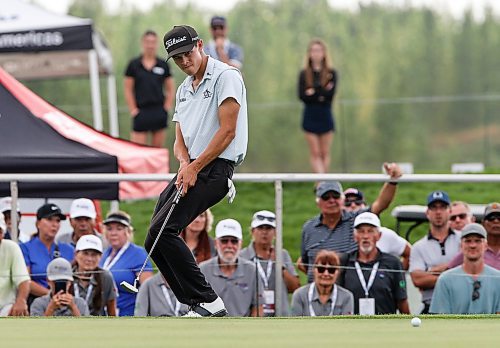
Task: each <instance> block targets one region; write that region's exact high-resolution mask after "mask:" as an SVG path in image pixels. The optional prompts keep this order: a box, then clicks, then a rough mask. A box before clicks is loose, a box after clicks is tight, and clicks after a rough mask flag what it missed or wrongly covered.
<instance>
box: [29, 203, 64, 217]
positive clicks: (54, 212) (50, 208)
mask: <svg viewBox="0 0 500 348" xmlns="http://www.w3.org/2000/svg"><path fill="white" fill-rule="evenodd" d="M51 216H59V217H60V218H61V220H66V215H64V214H63V213H62V212H61V208H59V207H58V206H57V205H55V204H54V203H47V204H44V205H42V206H41V207H40V208H38V210H37V212H36V219H37V220H40V219H44V218H45V219H47V218H49V217H51Z"/></svg>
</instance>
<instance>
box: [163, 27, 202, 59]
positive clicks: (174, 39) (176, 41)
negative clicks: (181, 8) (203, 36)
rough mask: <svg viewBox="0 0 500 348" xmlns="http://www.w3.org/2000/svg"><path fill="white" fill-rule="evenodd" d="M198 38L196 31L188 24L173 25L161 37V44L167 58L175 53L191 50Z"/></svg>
mask: <svg viewBox="0 0 500 348" xmlns="http://www.w3.org/2000/svg"><path fill="white" fill-rule="evenodd" d="M198 40H199V37H198V33H197V32H196V30H194V28H192V27H190V26H189V25H176V26H174V27H173V28H172V30H170V31H169V32H168V33H166V34H165V36H164V37H163V44H164V45H165V50H166V51H167V53H168V57H167V60H169V59H170V58H172V57H173V56H175V55H176V54H179V53H186V52H189V51H191V50H192V49H193V47H194V45H196V42H197V41H198Z"/></svg>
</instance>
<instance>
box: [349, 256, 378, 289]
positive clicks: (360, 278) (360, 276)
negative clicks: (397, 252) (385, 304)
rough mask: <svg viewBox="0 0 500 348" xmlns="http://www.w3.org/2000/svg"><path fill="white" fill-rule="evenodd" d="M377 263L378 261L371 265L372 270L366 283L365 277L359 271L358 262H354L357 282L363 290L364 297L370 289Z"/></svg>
mask: <svg viewBox="0 0 500 348" xmlns="http://www.w3.org/2000/svg"><path fill="white" fill-rule="evenodd" d="M379 263H380V262H377V263H376V264H374V265H373V268H372V272H371V273H370V278H369V279H368V285H366V281H365V277H364V276H363V272H361V267H360V266H359V262H358V261H356V262H355V263H354V266H355V267H356V272H358V278H359V282H360V283H361V286H362V287H363V290H364V291H365V297H367V298H368V291H370V289H371V287H372V285H373V282H374V281H375V275H376V274H377V271H378V265H379Z"/></svg>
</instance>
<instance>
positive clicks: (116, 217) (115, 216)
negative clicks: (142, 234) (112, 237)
mask: <svg viewBox="0 0 500 348" xmlns="http://www.w3.org/2000/svg"><path fill="white" fill-rule="evenodd" d="M111 222H118V223H119V224H122V225H124V226H127V227H130V226H131V225H132V224H131V222H130V219H129V218H128V217H127V216H125V215H123V214H120V213H111V214H109V215H108V217H107V218H106V220H104V221H103V222H102V223H103V224H105V225H107V224H109V223H111Z"/></svg>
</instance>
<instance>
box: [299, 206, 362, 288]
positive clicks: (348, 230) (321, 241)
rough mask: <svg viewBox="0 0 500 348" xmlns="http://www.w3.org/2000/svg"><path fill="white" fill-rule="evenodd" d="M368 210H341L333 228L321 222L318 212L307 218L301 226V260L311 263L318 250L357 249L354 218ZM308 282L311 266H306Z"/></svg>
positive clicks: (351, 250)
mask: <svg viewBox="0 0 500 348" xmlns="http://www.w3.org/2000/svg"><path fill="white" fill-rule="evenodd" d="M367 211H370V208H365V209H360V210H358V211H356V212H348V211H342V216H341V218H340V221H339V222H338V223H337V225H336V226H335V227H334V228H333V229H329V228H328V226H326V225H324V224H323V223H322V219H323V215H322V214H320V215H318V216H316V217H314V218H312V219H311V220H308V221H307V222H306V223H305V224H304V226H303V227H302V243H301V246H300V254H301V256H302V262H303V263H305V264H312V263H314V260H315V259H316V254H317V252H318V251H320V250H332V251H335V252H337V253H350V252H353V251H355V250H358V245H357V244H356V242H355V241H354V237H353V230H354V227H353V226H354V219H355V218H356V216H358V215H359V214H361V213H364V212H367ZM307 278H308V282H309V283H310V282H312V281H313V280H314V279H313V267H310V266H309V267H307Z"/></svg>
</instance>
